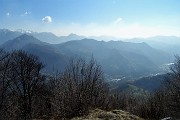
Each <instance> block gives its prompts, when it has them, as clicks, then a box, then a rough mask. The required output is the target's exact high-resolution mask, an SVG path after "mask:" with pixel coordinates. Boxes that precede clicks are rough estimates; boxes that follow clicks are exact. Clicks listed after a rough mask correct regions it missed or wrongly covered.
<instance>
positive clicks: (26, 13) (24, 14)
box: [21, 11, 31, 16]
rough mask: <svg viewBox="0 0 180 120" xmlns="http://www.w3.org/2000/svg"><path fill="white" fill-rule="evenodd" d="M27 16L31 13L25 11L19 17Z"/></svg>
mask: <svg viewBox="0 0 180 120" xmlns="http://www.w3.org/2000/svg"><path fill="white" fill-rule="evenodd" d="M29 14H31V12H28V11H26V12H24V13H23V14H22V15H21V16H26V15H29Z"/></svg>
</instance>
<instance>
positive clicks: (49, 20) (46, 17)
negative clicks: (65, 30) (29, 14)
mask: <svg viewBox="0 0 180 120" xmlns="http://www.w3.org/2000/svg"><path fill="white" fill-rule="evenodd" d="M42 21H43V22H45V23H50V22H52V18H51V16H45V17H44V18H42Z"/></svg>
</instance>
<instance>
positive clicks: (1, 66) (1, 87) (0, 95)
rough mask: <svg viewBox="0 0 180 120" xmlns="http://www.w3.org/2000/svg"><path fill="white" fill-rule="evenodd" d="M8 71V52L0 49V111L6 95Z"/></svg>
mask: <svg viewBox="0 0 180 120" xmlns="http://www.w3.org/2000/svg"><path fill="white" fill-rule="evenodd" d="M8 72H9V54H8V53H7V52H5V51H3V50H2V49H1V50H0V111H1V110H2V109H3V106H4V105H3V104H4V102H5V99H6V97H7V92H8V87H9V82H10V81H9V80H8V79H7V75H8Z"/></svg>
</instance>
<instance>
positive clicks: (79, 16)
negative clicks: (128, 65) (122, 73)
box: [0, 0, 180, 38]
mask: <svg viewBox="0 0 180 120" xmlns="http://www.w3.org/2000/svg"><path fill="white" fill-rule="evenodd" d="M0 28H8V29H12V30H16V29H26V30H33V31H36V32H42V31H44V32H53V33H55V34H56V35H67V34H70V33H76V34H79V35H85V36H101V35H107V36H115V37H121V38H122V37H125V38H132V37H149V36H156V35H176V36H180V0H0Z"/></svg>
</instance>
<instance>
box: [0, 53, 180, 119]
mask: <svg viewBox="0 0 180 120" xmlns="http://www.w3.org/2000/svg"><path fill="white" fill-rule="evenodd" d="M0 66H1V69H0V75H1V77H0V114H1V115H0V119H2V120H6V119H7V120H9V119H11V120H16V119H24V120H27V119H33V118H72V117H75V116H82V115H85V114H87V113H88V111H89V110H92V109H95V108H100V109H105V110H112V109H122V110H126V111H129V112H131V113H133V114H135V115H138V116H140V117H142V118H149V119H160V118H163V117H167V116H174V117H179V115H180V113H179V111H180V106H179V102H180V98H179V97H180V93H179V91H180V58H179V57H178V56H177V57H176V61H175V64H174V65H173V66H172V67H171V73H169V74H168V77H166V80H165V82H164V83H163V84H162V87H161V88H160V89H159V90H156V91H154V92H152V93H151V94H149V93H147V94H146V93H144V94H143V95H136V94H133V92H130V91H125V90H123V89H117V88H113V86H111V87H110V85H109V84H108V82H107V81H106V80H105V78H104V74H103V71H102V69H101V66H100V65H98V64H97V62H96V61H95V60H94V58H91V59H90V60H89V61H85V60H84V59H71V60H70V61H69V64H67V66H66V67H65V71H64V72H62V73H54V74H50V75H47V74H44V73H43V72H42V69H43V67H44V65H43V64H42V63H41V61H40V60H39V58H38V57H36V56H34V55H32V54H29V53H27V52H24V51H21V50H20V51H13V52H5V51H3V50H1V51H0Z"/></svg>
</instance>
